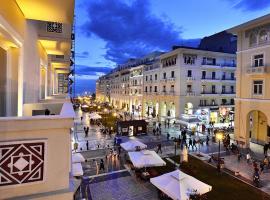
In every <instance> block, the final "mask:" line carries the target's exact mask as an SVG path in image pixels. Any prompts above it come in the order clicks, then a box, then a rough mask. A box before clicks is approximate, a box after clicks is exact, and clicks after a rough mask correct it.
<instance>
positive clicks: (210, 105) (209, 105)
mask: <svg viewBox="0 0 270 200" xmlns="http://www.w3.org/2000/svg"><path fill="white" fill-rule="evenodd" d="M199 107H208V108H209V107H218V104H216V103H214V104H199Z"/></svg>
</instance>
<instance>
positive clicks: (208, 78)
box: [201, 76, 220, 82]
mask: <svg viewBox="0 0 270 200" xmlns="http://www.w3.org/2000/svg"><path fill="white" fill-rule="evenodd" d="M201 81H202V82H220V78H218V77H209V76H208V77H206V76H203V77H202V79H201Z"/></svg>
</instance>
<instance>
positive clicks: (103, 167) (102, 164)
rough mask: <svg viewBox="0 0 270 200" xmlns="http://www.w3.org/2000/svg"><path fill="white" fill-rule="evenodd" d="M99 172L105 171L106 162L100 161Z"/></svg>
mask: <svg viewBox="0 0 270 200" xmlns="http://www.w3.org/2000/svg"><path fill="white" fill-rule="evenodd" d="M99 170H103V171H104V170H105V166H104V161H103V159H101V160H100V164H99Z"/></svg>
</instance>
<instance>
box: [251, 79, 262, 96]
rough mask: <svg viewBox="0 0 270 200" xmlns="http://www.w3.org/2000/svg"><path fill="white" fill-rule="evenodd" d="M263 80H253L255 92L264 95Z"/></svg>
mask: <svg viewBox="0 0 270 200" xmlns="http://www.w3.org/2000/svg"><path fill="white" fill-rule="evenodd" d="M262 91H263V81H253V94H254V95H262Z"/></svg>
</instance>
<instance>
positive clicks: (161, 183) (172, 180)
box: [150, 170, 212, 200]
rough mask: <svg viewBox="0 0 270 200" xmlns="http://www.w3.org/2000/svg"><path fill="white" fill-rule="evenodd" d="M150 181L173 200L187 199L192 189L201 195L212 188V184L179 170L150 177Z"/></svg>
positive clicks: (192, 191)
mask: <svg viewBox="0 0 270 200" xmlns="http://www.w3.org/2000/svg"><path fill="white" fill-rule="evenodd" d="M150 182H151V183H152V184H153V185H154V186H156V187H157V188H158V189H159V190H161V191H162V192H164V193H165V194H167V195H168V196H169V197H171V198H172V199H173V200H188V199H189V197H190V195H191V194H192V193H194V191H196V193H197V194H200V195H202V194H205V193H207V192H210V191H211V190H212V186H210V185H208V184H205V183H203V182H201V181H199V180H198V179H196V178H194V177H192V176H189V175H187V174H185V173H183V172H182V171H180V170H175V171H173V172H170V173H167V174H163V175H161V176H158V177H155V178H151V179H150Z"/></svg>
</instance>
